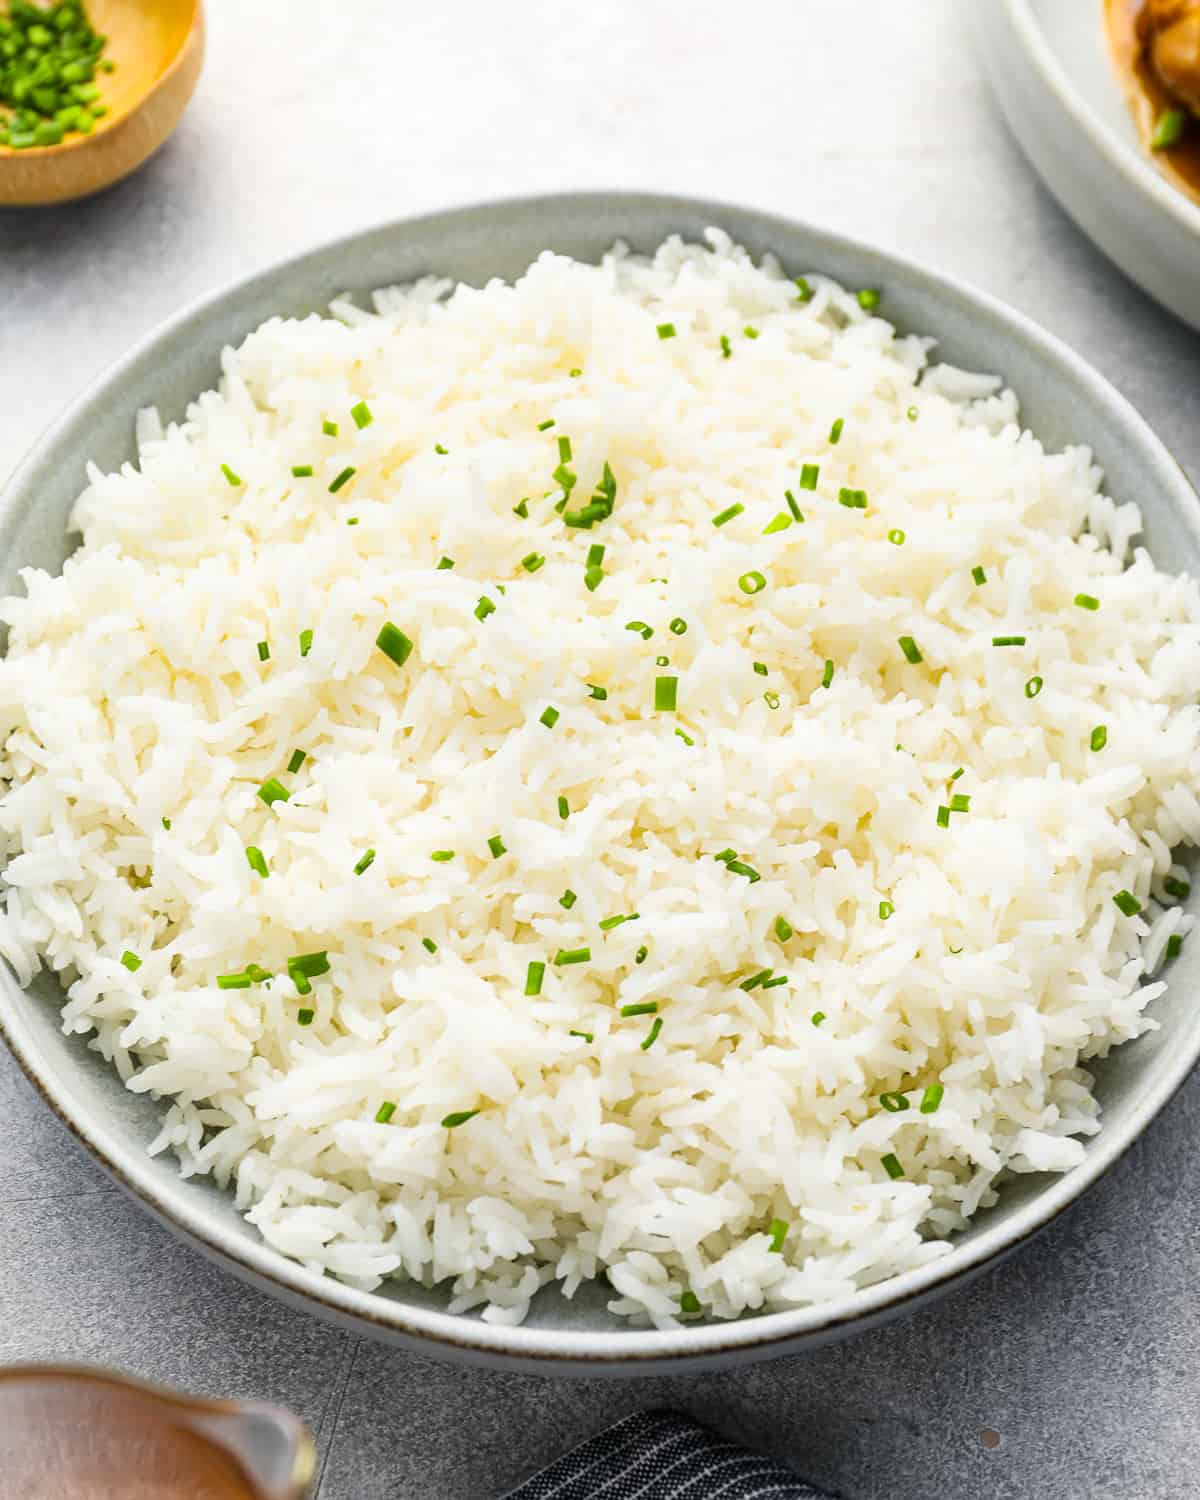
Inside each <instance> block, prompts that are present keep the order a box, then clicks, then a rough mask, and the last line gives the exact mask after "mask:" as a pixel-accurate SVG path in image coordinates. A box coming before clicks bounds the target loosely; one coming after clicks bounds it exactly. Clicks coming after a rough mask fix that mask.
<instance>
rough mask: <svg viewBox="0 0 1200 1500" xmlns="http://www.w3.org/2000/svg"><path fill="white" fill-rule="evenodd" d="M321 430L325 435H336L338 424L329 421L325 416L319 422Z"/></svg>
mask: <svg viewBox="0 0 1200 1500" xmlns="http://www.w3.org/2000/svg"><path fill="white" fill-rule="evenodd" d="M321 431H322V432H323V433H324V434H325V436H326V437H337V435H338V424H337V423H336V422H331V421H330V420H329V418H328V417H326V418H325V420H324V421H323V422H322V423H321Z"/></svg>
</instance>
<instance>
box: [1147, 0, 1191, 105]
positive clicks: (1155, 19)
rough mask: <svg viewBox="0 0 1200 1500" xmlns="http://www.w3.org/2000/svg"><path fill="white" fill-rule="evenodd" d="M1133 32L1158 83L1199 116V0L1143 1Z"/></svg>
mask: <svg viewBox="0 0 1200 1500" xmlns="http://www.w3.org/2000/svg"><path fill="white" fill-rule="evenodd" d="M1137 34H1138V37H1139V39H1140V41H1141V43H1142V46H1143V47H1144V48H1145V49H1146V56H1147V57H1148V58H1149V61H1150V66H1151V68H1152V69H1153V70H1154V75H1155V77H1156V78H1157V79H1158V81H1159V83H1161V84H1162V86H1163V88H1164V89H1166V91H1167V93H1168V94H1170V95H1171V97H1172V98H1173V99H1175V100H1177V101H1178V103H1180V104H1182V105H1184V106H1185V107H1186V108H1187V109H1190V110H1191V112H1192V113H1193V114H1194V115H1197V116H1200V0H1143V4H1142V8H1141V10H1140V11H1139V12H1138V18H1137Z"/></svg>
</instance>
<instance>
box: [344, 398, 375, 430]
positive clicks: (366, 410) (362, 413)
mask: <svg viewBox="0 0 1200 1500" xmlns="http://www.w3.org/2000/svg"><path fill="white" fill-rule="evenodd" d="M350 415H351V416H352V417H353V418H354V425H355V427H357V428H358V430H359V431H360V432H361V431H362V429H363V428H364V427H370V425H371V423H372V422H373V421H374V420H375V418H374V416H373V415H372V413H371V408H370V407H369V406H368V405H367V403H366V402H365V401H359V402H356V403H355V405H353V406H352V407H351V408H350Z"/></svg>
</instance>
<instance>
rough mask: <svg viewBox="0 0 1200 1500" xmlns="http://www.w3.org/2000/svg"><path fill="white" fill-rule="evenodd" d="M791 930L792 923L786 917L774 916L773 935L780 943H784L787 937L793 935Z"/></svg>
mask: <svg viewBox="0 0 1200 1500" xmlns="http://www.w3.org/2000/svg"><path fill="white" fill-rule="evenodd" d="M793 931H794V929H793V927H792V924H791V923H790V922H789V921H788V919H787V918H786V917H776V918H775V936H776V937H777V938H778V939H779V941H780V942H781V943H786V942H787V941H788V939H789V938H790V937H791V936H792V935H793Z"/></svg>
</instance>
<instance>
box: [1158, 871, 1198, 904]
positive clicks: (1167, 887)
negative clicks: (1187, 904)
mask: <svg viewBox="0 0 1200 1500" xmlns="http://www.w3.org/2000/svg"><path fill="white" fill-rule="evenodd" d="M1163 890H1164V891H1166V893H1167V895H1168V896H1173V897H1174V898H1175V900H1176V901H1186V900H1187V898H1188V897H1189V896H1190V895H1191V893H1192V888H1191V886H1190V885H1189V884H1188V882H1187V881H1186V880H1176V879H1175V877H1174V875H1168V876H1167V877H1166V879H1165V880H1164V881H1163Z"/></svg>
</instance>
